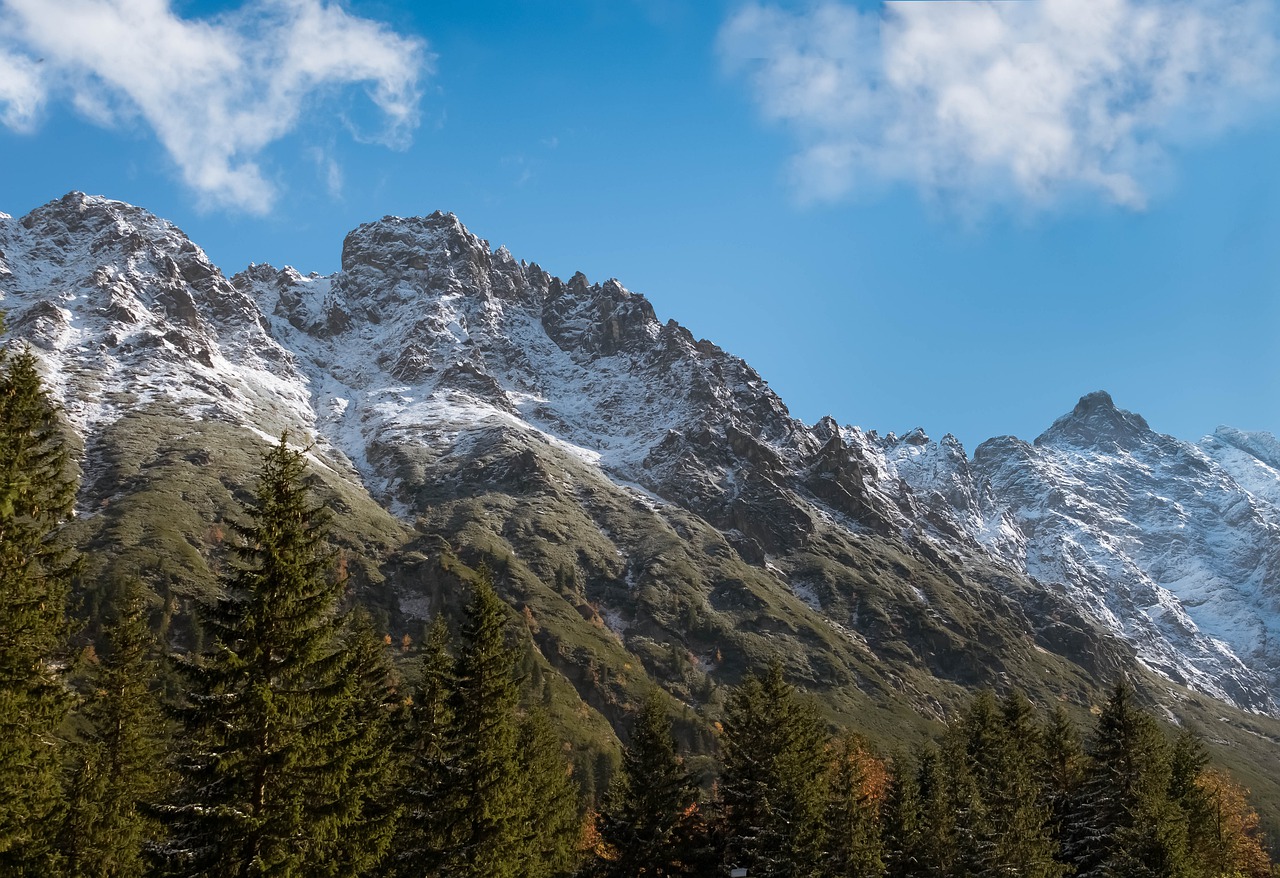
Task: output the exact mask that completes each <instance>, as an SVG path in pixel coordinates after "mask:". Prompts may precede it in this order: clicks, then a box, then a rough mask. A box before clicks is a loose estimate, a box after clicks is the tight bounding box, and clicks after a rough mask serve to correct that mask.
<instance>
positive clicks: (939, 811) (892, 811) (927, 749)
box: [883, 744, 959, 878]
mask: <svg viewBox="0 0 1280 878" xmlns="http://www.w3.org/2000/svg"><path fill="white" fill-rule="evenodd" d="M894 762H895V765H894V771H895V777H894V780H893V783H892V784H891V786H890V788H889V794H888V800H887V808H886V815H885V821H884V832H883V838H884V846H885V866H886V870H885V873H886V875H887V876H888V878H934V876H936V878H947V876H951V875H954V874H956V862H957V852H958V850H959V843H958V840H957V827H956V814H955V812H954V811H953V809H952V804H953V801H954V793H953V791H952V787H951V785H950V784H949V782H948V777H947V773H946V769H945V767H944V762H943V757H942V754H941V753H939V751H938V748H937V747H936V746H934V745H933V744H926V745H924V746H921V747H918V748H916V750H915V752H914V759H913V760H903V759H901V758H899V759H895V761H894Z"/></svg>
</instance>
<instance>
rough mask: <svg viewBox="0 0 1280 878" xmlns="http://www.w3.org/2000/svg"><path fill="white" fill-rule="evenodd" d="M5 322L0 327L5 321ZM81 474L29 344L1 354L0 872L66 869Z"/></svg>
mask: <svg viewBox="0 0 1280 878" xmlns="http://www.w3.org/2000/svg"><path fill="white" fill-rule="evenodd" d="M2 329H3V327H2V326H0V330H2ZM74 498H75V480H74V479H73V478H72V477H71V476H70V466H69V463H68V458H67V452H66V449H65V446H64V443H63V441H62V438H61V434H60V432H59V428H58V423H57V413H56V410H55V408H54V406H53V404H52V403H51V402H50V400H49V398H48V395H47V394H46V393H45V390H44V388H43V386H42V383H41V381H40V376H39V373H38V371H37V370H36V360H35V357H34V356H32V355H31V354H30V353H29V352H23V353H20V354H18V355H16V356H12V357H11V356H8V355H6V354H4V353H0V874H4V875H14V876H25V875H33V876H42V878H43V876H52V875H57V874H59V869H60V865H59V861H60V859H61V858H60V856H59V852H58V850H57V845H56V840H57V837H58V832H59V829H60V827H61V823H62V813H61V812H62V804H63V787H62V779H61V763H62V758H63V752H64V749H65V748H64V745H63V741H62V738H61V737H60V734H59V729H60V728H61V726H62V724H63V721H64V720H65V719H66V716H67V713H68V711H69V709H70V705H71V696H70V694H69V691H68V690H67V688H66V687H65V686H64V685H63V683H62V681H61V680H60V679H59V677H58V674H57V672H56V671H55V664H54V661H53V660H54V658H55V657H56V655H57V653H58V652H59V651H60V650H61V649H62V647H63V644H64V641H65V637H66V633H67V622H66V596H67V590H68V588H69V584H70V580H71V577H72V575H73V573H74V569H75V562H74V559H73V557H72V556H71V554H70V553H69V552H68V551H67V550H65V549H63V548H62V547H61V546H60V545H59V542H58V532H59V528H60V526H61V524H62V523H63V522H64V521H65V520H66V519H67V518H68V517H69V516H70V514H71V508H72V502H73V500H74Z"/></svg>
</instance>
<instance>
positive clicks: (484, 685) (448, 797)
mask: <svg viewBox="0 0 1280 878" xmlns="http://www.w3.org/2000/svg"><path fill="white" fill-rule="evenodd" d="M506 633H507V608H506V605H505V604H503V602H502V600H501V599H500V598H499V597H498V595H497V593H496V592H495V591H494V588H493V582H492V580H491V578H490V575H489V572H488V570H487V569H485V568H482V569H481V571H480V575H479V577H478V578H477V580H476V582H475V584H474V587H473V595H472V599H471V602H470V603H469V604H468V605H467V609H466V619H465V621H464V623H463V626H462V642H461V644H460V646H459V651H458V658H457V662H456V663H455V666H454V681H453V688H452V691H451V693H450V696H449V714H450V727H449V732H448V736H447V743H446V747H445V758H446V760H447V763H448V765H449V782H448V784H447V786H446V788H445V789H444V791H443V792H444V796H443V798H442V799H441V800H440V803H439V804H440V807H441V808H442V809H444V811H445V812H446V814H447V816H448V821H449V824H448V827H447V836H446V838H445V839H444V841H445V849H444V851H443V852H442V854H443V856H442V860H443V862H442V868H441V869H440V872H441V874H443V875H448V876H450V878H520V876H521V874H522V868H523V867H522V863H521V853H522V842H523V840H524V839H525V838H526V836H527V834H528V832H529V827H528V826H527V825H525V820H526V819H527V809H526V808H525V797H526V796H527V795H528V789H527V785H526V784H525V778H524V776H523V771H522V769H521V766H520V758H519V753H518V736H519V728H518V724H517V718H516V708H517V705H518V704H519V692H518V690H517V688H516V684H515V680H514V679H513V676H512V669H513V668H514V667H515V655H514V653H513V651H512V650H511V648H510V646H509V645H508V643H507V636H506Z"/></svg>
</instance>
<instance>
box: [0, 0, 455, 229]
mask: <svg viewBox="0 0 1280 878" xmlns="http://www.w3.org/2000/svg"><path fill="white" fill-rule="evenodd" d="M6 45H7V46H8V49H9V52H10V54H8V55H6V54H5V50H6V48H5V47H6ZM20 53H25V54H27V55H38V56H42V57H43V59H44V63H43V64H41V65H40V70H39V73H40V76H41V79H42V83H39V84H38V85H37V87H35V88H30V87H28V88H27V89H26V90H25V91H24V90H22V89H21V88H19V86H20V85H21V82H20V81H19V80H17V79H16V78H12V77H9V76H8V75H7V74H6V72H5V71H6V69H7V68H6V67H5V66H4V64H5V58H6V57H8V58H13V57H21V54H20ZM431 62H432V56H431V55H430V54H429V53H427V51H426V49H425V46H424V45H423V43H422V42H421V41H420V40H417V39H414V38H411V37H404V36H400V35H398V34H396V33H394V32H393V31H391V30H390V29H389V28H388V27H386V26H385V25H383V24H380V23H378V22H374V21H370V20H368V19H363V18H358V17H355V16H353V15H350V14H348V13H347V12H345V11H344V10H343V9H342V8H341V7H340V6H338V5H337V4H336V3H333V2H328V0H251V2H248V3H246V4H245V5H244V6H243V7H242V8H240V9H239V10H237V11H235V12H232V13H229V14H226V15H222V16H218V17H216V18H207V19H184V18H182V17H180V16H178V15H177V14H176V13H175V12H174V10H173V9H172V7H171V5H170V2H169V0H0V108H2V109H3V110H4V113H3V115H0V120H2V121H3V122H4V123H5V124H7V125H9V126H10V127H14V128H18V127H23V126H24V125H25V126H26V127H30V124H31V120H32V118H33V117H34V113H35V110H36V109H38V105H39V102H38V100H36V101H34V102H33V100H32V98H31V95H33V94H40V93H45V92H51V93H54V94H66V95H67V96H68V97H69V98H70V100H71V102H72V104H73V106H74V107H75V108H76V109H77V110H79V111H80V112H81V113H83V114H84V115H86V116H87V117H88V118H90V119H91V120H93V121H95V122H98V123H100V124H106V123H110V122H113V121H116V120H119V119H121V118H131V117H140V118H141V119H142V120H144V121H145V122H146V124H148V125H149V126H150V127H151V128H152V129H153V130H154V131H155V134H156V136H157V137H158V138H159V140H160V142H161V144H163V146H164V148H165V149H166V150H167V152H168V153H169V155H170V156H171V157H172V158H173V160H174V162H175V163H176V164H177V166H178V168H179V169H180V171H181V174H182V177H183V179H184V180H185V181H186V183H187V184H188V185H190V186H191V187H192V188H194V189H195V190H196V191H197V192H199V193H201V194H202V195H203V196H204V197H205V198H207V199H208V200H210V201H212V202H213V203H216V204H220V205H224V206H229V207H233V208H239V209H244V210H249V211H254V212H265V211H266V210H268V209H270V207H271V204H272V202H273V199H274V197H275V189H274V187H273V185H272V184H271V182H270V181H268V180H267V178H266V176H265V175H264V173H263V171H262V168H261V167H260V166H259V164H258V157H259V156H260V154H261V152H262V151H263V150H264V149H265V148H266V147H267V146H269V145H270V144H272V143H274V142H276V141H277V140H279V139H281V138H282V137H284V136H285V135H287V134H288V133H289V132H290V131H292V130H294V129H295V128H296V127H297V125H298V123H299V121H300V120H301V118H302V115H303V113H304V112H308V111H311V110H315V109H316V108H317V106H318V105H319V104H320V103H321V101H322V100H323V99H324V98H326V97H332V96H333V95H334V94H335V92H337V91H338V90H340V89H342V88H344V87H348V86H351V85H354V84H363V85H364V86H365V91H366V93H367V94H368V97H369V99H370V100H371V101H372V102H373V104H374V106H375V107H376V108H377V109H378V110H379V111H380V113H381V115H382V117H383V118H384V119H385V126H384V127H383V128H382V129H381V130H380V131H379V132H378V133H377V135H376V136H375V137H373V138H372V139H376V140H378V141H380V142H382V143H385V144H387V145H390V146H394V147H398V146H402V145H404V144H406V143H407V142H408V137H409V134H410V132H411V131H412V129H413V128H414V127H415V126H416V125H417V123H418V99H419V81H420V79H421V77H422V76H424V75H425V74H427V73H429V72H430V68H431ZM27 69H29V70H30V69H33V68H32V67H30V66H29V67H28V68H27ZM13 83H17V85H13ZM14 95H16V96H17V99H15V97H13V96H14Z"/></svg>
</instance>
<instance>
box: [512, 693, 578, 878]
mask: <svg viewBox="0 0 1280 878" xmlns="http://www.w3.org/2000/svg"><path fill="white" fill-rule="evenodd" d="M519 752H520V769H521V771H522V773H523V775H524V782H525V788H526V794H525V797H524V803H523V804H524V814H523V816H522V819H521V821H520V822H521V825H522V826H524V827H525V837H524V840H523V845H522V847H523V848H524V852H523V866H522V868H521V872H520V874H521V875H522V876H523V878H555V876H561V875H570V874H572V873H573V870H574V867H575V866H576V865H577V861H578V858H579V857H578V840H579V837H580V835H581V829H582V826H581V821H580V819H579V817H578V789H577V784H575V783H574V782H573V777H572V775H571V773H570V767H569V763H568V762H567V761H566V760H565V758H564V749H563V747H562V744H561V741H560V738H559V736H558V735H556V733H555V731H554V730H553V729H552V727H551V721H550V720H549V719H548V718H547V715H546V713H544V712H543V711H542V710H537V709H535V710H533V711H531V712H530V713H529V714H528V715H527V716H525V717H524V719H523V721H522V722H521V723H520V735H519Z"/></svg>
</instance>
